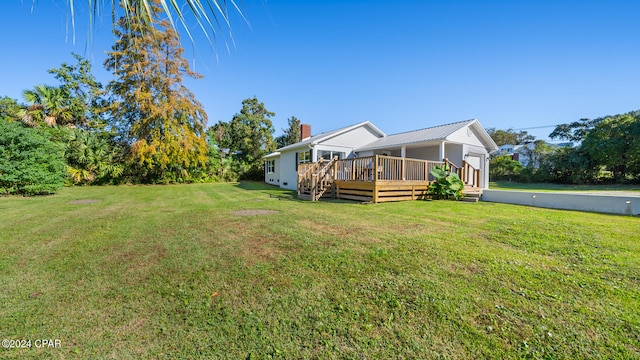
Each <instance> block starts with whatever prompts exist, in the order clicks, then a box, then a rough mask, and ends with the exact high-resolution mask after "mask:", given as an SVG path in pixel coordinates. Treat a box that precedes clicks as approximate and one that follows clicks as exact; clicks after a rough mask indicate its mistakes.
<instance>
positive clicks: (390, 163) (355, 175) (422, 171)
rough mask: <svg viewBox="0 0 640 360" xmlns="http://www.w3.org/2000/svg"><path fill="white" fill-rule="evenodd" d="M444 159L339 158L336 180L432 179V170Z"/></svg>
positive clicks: (378, 156)
mask: <svg viewBox="0 0 640 360" xmlns="http://www.w3.org/2000/svg"><path fill="white" fill-rule="evenodd" d="M442 164H443V162H442V161H428V160H419V159H409V158H398V157H393V156H383V155H376V156H366V157H361V158H353V159H342V160H338V161H337V162H336V165H335V168H336V170H335V174H336V180H344V181H432V180H434V179H433V177H432V176H431V174H430V172H431V169H433V167H434V166H441V165H442Z"/></svg>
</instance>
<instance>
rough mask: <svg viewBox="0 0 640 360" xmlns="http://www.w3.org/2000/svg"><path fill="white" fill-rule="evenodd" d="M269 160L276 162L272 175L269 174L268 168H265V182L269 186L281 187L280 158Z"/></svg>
mask: <svg viewBox="0 0 640 360" xmlns="http://www.w3.org/2000/svg"><path fill="white" fill-rule="evenodd" d="M269 160H273V161H274V164H275V165H274V172H272V173H268V172H267V167H266V166H265V170H264V171H265V174H264V181H265V182H266V183H267V184H271V185H280V158H277V157H276V158H273V159H268V160H267V161H269Z"/></svg>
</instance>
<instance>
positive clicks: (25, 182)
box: [0, 119, 65, 195]
mask: <svg viewBox="0 0 640 360" xmlns="http://www.w3.org/2000/svg"><path fill="white" fill-rule="evenodd" d="M64 176H65V162H64V149H63V148H62V146H60V145H59V144H56V143H54V142H52V141H50V140H49V139H48V138H47V136H45V134H44V133H42V131H41V130H38V129H34V128H26V127H24V126H23V125H22V124H20V123H18V122H8V121H6V120H4V119H0V194H2V195H7V194H22V195H43V194H53V193H55V192H56V191H57V190H58V189H60V187H62V185H63V183H64Z"/></svg>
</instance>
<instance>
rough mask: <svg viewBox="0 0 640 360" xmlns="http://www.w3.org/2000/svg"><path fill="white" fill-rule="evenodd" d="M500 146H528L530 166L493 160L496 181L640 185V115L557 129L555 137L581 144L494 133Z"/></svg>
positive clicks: (507, 158) (508, 159)
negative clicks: (559, 143)
mask: <svg viewBox="0 0 640 360" xmlns="http://www.w3.org/2000/svg"><path fill="white" fill-rule="evenodd" d="M489 134H490V135H491V137H492V138H493V139H494V141H495V142H496V144H498V146H500V145H504V144H512V145H524V144H529V145H528V146H524V147H523V151H522V156H524V157H525V158H526V160H527V166H523V165H522V163H521V162H520V161H516V160H513V159H512V158H511V157H510V156H508V155H504V154H500V153H498V154H496V155H495V156H492V158H491V162H490V178H491V179H492V180H514V181H520V182H556V183H564V184H598V183H617V184H622V183H640V111H631V112H628V113H625V114H617V115H612V116H611V115H609V116H602V117H599V118H596V119H580V120H579V121H574V122H570V123H566V124H561V125H558V126H556V127H555V129H554V130H553V132H552V133H551V134H549V137H550V138H552V139H559V140H565V141H567V142H570V143H571V144H574V145H575V146H562V147H558V146H555V147H554V146H551V145H549V144H547V143H546V142H544V141H542V140H535V138H534V137H532V136H530V135H529V134H527V133H526V132H523V131H520V132H516V131H514V130H512V129H509V130H496V129H489Z"/></svg>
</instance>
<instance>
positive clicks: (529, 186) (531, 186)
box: [489, 181, 640, 195]
mask: <svg viewBox="0 0 640 360" xmlns="http://www.w3.org/2000/svg"><path fill="white" fill-rule="evenodd" d="M489 188H490V189H495V190H523V191H590V192H592V191H625V192H626V191H637V192H638V195H640V185H637V184H636V185H616V184H612V185H566V184H549V183H519V182H512V181H496V182H491V183H490V184H489Z"/></svg>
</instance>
